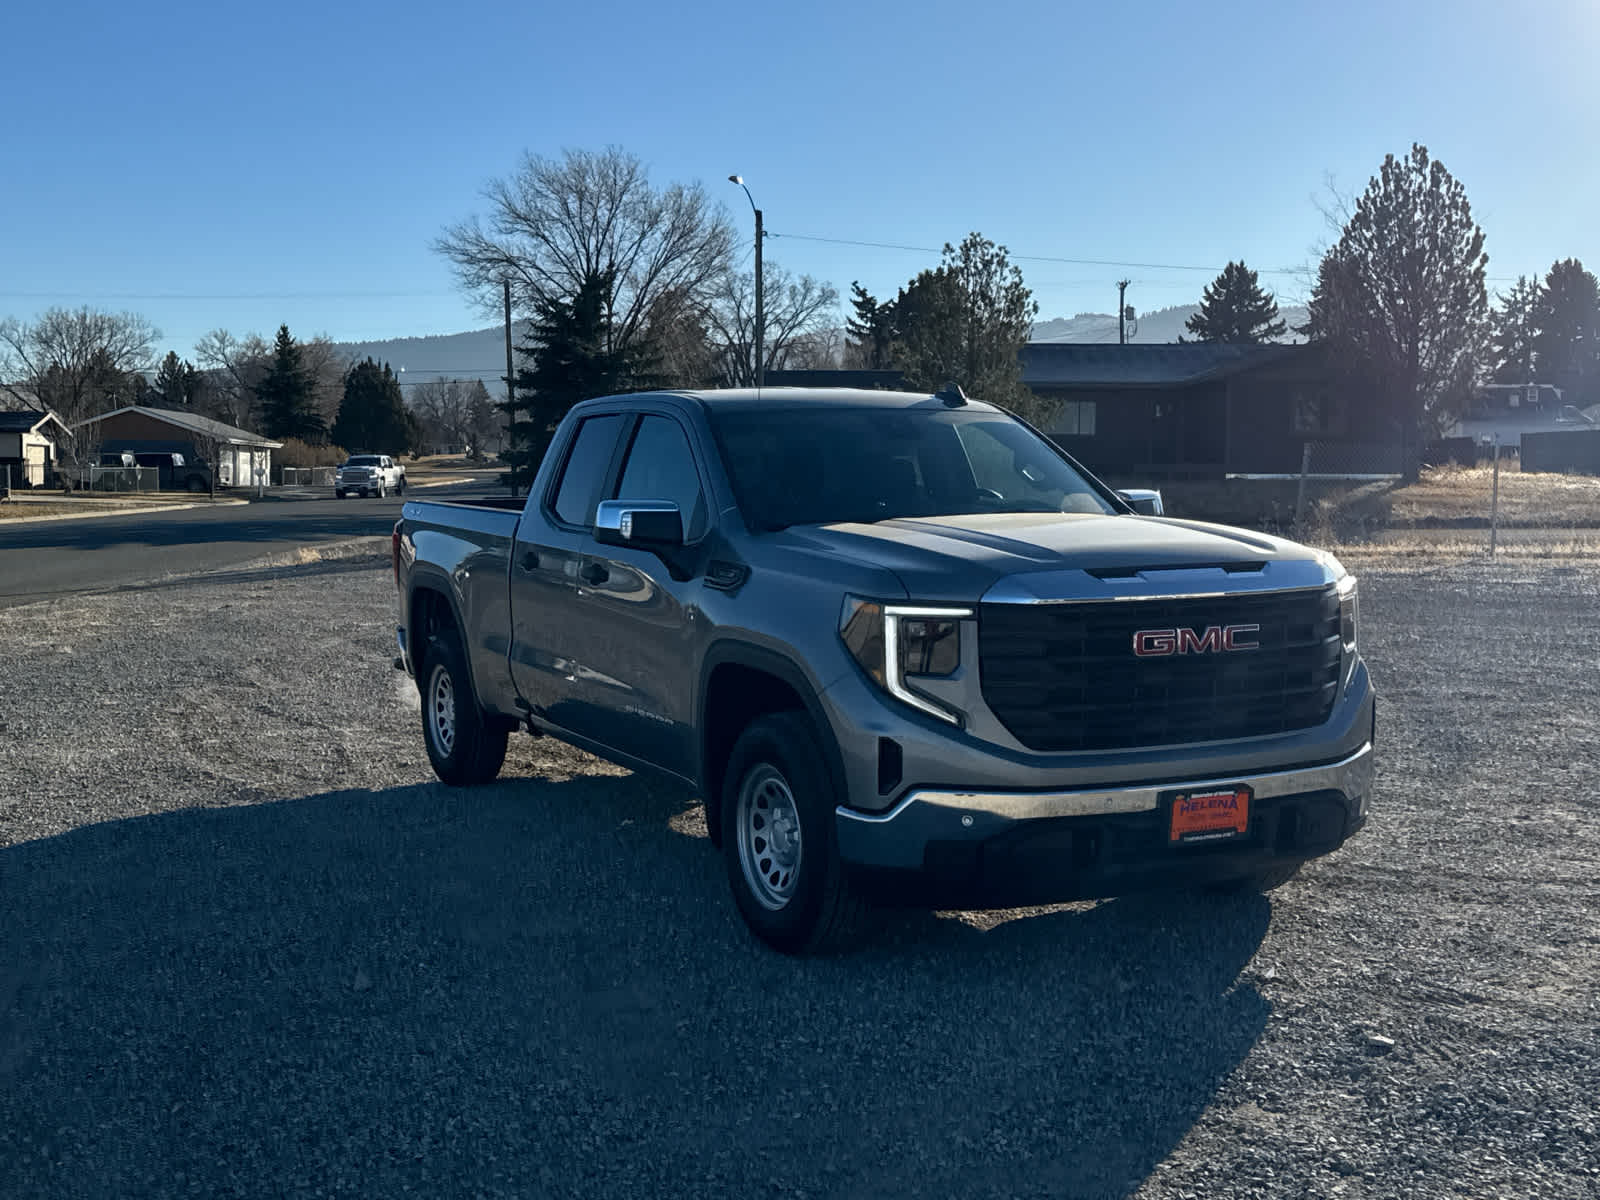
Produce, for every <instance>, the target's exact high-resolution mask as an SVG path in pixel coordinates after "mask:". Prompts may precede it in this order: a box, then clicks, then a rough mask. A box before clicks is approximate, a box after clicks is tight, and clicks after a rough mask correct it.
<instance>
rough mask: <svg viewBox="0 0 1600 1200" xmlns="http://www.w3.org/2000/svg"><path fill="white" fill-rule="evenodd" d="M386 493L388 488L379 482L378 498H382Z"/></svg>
mask: <svg viewBox="0 0 1600 1200" xmlns="http://www.w3.org/2000/svg"><path fill="white" fill-rule="evenodd" d="M388 494H389V489H388V488H386V487H385V486H384V485H383V484H381V483H380V484H379V485H378V499H379V500H382V499H383V498H384V497H385V496H387V495H388Z"/></svg>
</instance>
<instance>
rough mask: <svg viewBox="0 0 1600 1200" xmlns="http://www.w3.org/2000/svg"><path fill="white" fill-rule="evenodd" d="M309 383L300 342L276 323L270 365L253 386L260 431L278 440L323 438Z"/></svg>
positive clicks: (325, 433)
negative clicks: (275, 337)
mask: <svg viewBox="0 0 1600 1200" xmlns="http://www.w3.org/2000/svg"><path fill="white" fill-rule="evenodd" d="M312 385H313V380H312V378H311V372H310V371H308V370H307V369H306V366H305V361H304V359H303V357H302V355H301V352H300V343H299V342H297V341H295V340H294V338H292V337H290V336H289V327H288V326H287V325H280V326H278V336H277V339H276V340H275V341H274V342H273V347H272V365H271V366H270V367H269V368H268V369H267V373H266V375H264V376H263V377H262V379H261V382H259V383H258V384H256V388H255V393H256V405H257V407H258V409H259V411H260V414H261V432H262V433H264V434H266V435H267V436H268V437H269V438H276V439H279V440H282V439H284V438H299V439H300V440H301V441H303V442H309V443H310V444H311V445H313V446H319V445H321V444H323V443H324V442H326V441H327V440H328V423H327V421H326V420H324V419H323V416H322V413H321V412H319V411H318V410H317V405H316V398H315V395H314V394H313V390H312Z"/></svg>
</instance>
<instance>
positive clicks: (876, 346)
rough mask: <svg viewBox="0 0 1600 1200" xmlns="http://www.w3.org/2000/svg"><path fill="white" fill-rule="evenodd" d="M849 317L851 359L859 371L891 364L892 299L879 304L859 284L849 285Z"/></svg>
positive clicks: (885, 368) (874, 369)
mask: <svg viewBox="0 0 1600 1200" xmlns="http://www.w3.org/2000/svg"><path fill="white" fill-rule="evenodd" d="M850 308H851V314H852V315H851V316H849V317H847V318H845V323H844V329H845V335H846V336H847V337H848V338H849V339H850V348H851V361H852V362H854V363H856V364H857V365H859V366H860V367H861V368H862V369H863V370H868V371H885V370H888V369H889V368H891V367H893V366H894V326H895V321H894V301H892V300H890V301H886V302H885V303H883V304H879V303H878V300H877V298H876V297H875V296H873V294H872V293H871V292H869V291H867V289H866V288H864V287H862V286H861V284H860V283H857V282H852V283H851V284H850Z"/></svg>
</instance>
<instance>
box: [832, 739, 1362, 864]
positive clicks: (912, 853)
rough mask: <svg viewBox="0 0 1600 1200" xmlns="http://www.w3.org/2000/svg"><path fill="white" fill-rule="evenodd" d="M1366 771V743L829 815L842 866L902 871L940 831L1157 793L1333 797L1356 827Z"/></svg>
mask: <svg viewBox="0 0 1600 1200" xmlns="http://www.w3.org/2000/svg"><path fill="white" fill-rule="evenodd" d="M1373 774H1374V758H1373V751H1372V743H1371V742H1368V743H1366V744H1364V745H1363V746H1362V747H1361V749H1359V750H1357V751H1356V752H1355V753H1354V754H1352V755H1350V756H1348V757H1347V758H1342V759H1340V760H1339V761H1338V762H1332V763H1324V764H1322V765H1320V766H1314V767H1296V768H1293V769H1290V770H1286V771H1270V772H1264V773H1257V774H1250V773H1245V774H1240V775H1217V776H1213V777H1211V778H1209V779H1194V780H1176V781H1173V782H1170V783H1155V784H1141V785H1139V786H1137V787H1119V788H1087V789H1076V790H1072V791H1055V792H985V791H970V792H968V791H944V790H919V791H914V792H910V793H908V794H907V795H906V796H904V797H903V798H902V799H901V800H900V801H899V803H897V804H896V805H895V806H894V807H893V808H891V809H889V810H888V811H887V812H882V813H865V812H858V811H856V810H855V809H851V808H844V807H840V808H839V809H838V810H836V817H837V820H836V828H837V830H838V835H839V850H840V854H841V856H842V857H843V858H845V859H846V860H847V861H851V860H854V861H866V862H871V863H873V864H875V865H882V866H896V867H908V868H910V867H917V866H919V865H921V862H922V856H923V847H924V845H925V844H926V843H927V841H928V840H929V839H930V837H931V836H938V833H939V832H940V831H946V835H947V836H956V837H959V838H962V839H969V838H983V837H988V836H992V835H993V834H995V833H998V832H1001V831H1003V830H1005V829H1008V828H1010V827H1012V826H1014V825H1015V824H1016V823H1018V822H1022V821H1039V820H1048V819H1050V818H1053V817H1090V816H1108V815H1112V814H1119V813H1142V812H1153V811H1154V810H1155V809H1156V808H1158V807H1159V806H1160V803H1161V797H1162V796H1164V795H1171V794H1172V793H1173V792H1187V791H1201V790H1204V789H1207V788H1213V787H1227V786H1229V785H1234V784H1245V785H1247V786H1248V787H1250V788H1251V790H1252V792H1253V794H1254V795H1255V797H1256V798H1257V799H1261V800H1267V799H1273V798H1275V797H1280V796H1296V795H1302V794H1304V793H1307V792H1321V791H1335V792H1339V793H1342V794H1343V795H1344V797H1345V798H1346V800H1347V801H1348V803H1349V810H1350V816H1351V819H1352V820H1353V821H1354V822H1355V823H1357V824H1359V823H1360V822H1362V821H1364V820H1365V818H1366V808H1367V800H1368V797H1369V795H1370V794H1371V791H1372V780H1373Z"/></svg>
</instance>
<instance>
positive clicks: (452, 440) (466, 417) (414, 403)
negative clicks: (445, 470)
mask: <svg viewBox="0 0 1600 1200" xmlns="http://www.w3.org/2000/svg"><path fill="white" fill-rule="evenodd" d="M482 389H483V384H481V383H479V382H478V381H477V380H475V379H474V380H472V381H470V382H469V381H467V380H465V379H436V380H432V381H430V382H428V383H424V384H421V385H420V386H418V387H416V388H413V389H412V391H411V395H410V397H409V400H410V404H411V408H412V409H413V410H414V411H415V412H416V414H417V417H418V419H419V420H420V421H421V422H422V428H423V431H424V433H426V435H427V438H428V441H430V442H431V443H433V447H434V449H435V450H437V449H438V448H439V447H441V446H451V445H455V446H466V445H468V444H470V443H471V441H472V428H471V427H472V419H473V415H474V414H473V411H472V407H473V400H474V398H475V396H476V393H477V392H478V391H481V390H482Z"/></svg>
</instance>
